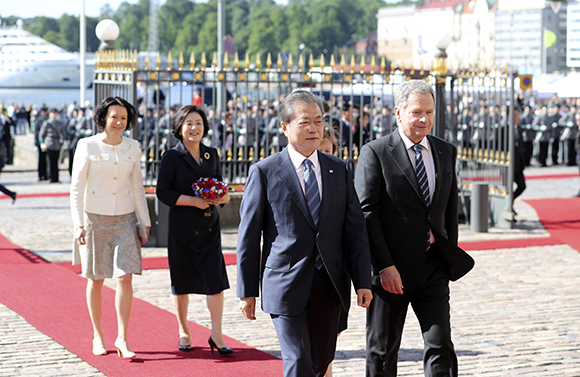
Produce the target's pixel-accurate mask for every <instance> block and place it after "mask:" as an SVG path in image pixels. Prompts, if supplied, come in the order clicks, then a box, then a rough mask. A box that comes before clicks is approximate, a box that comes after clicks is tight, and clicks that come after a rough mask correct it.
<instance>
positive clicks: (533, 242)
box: [459, 237, 564, 251]
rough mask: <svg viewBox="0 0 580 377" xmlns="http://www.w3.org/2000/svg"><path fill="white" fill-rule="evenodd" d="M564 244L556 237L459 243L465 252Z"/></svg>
mask: <svg viewBox="0 0 580 377" xmlns="http://www.w3.org/2000/svg"><path fill="white" fill-rule="evenodd" d="M563 243H564V242H562V241H561V240H559V239H558V238H555V237H541V238H518V239H513V240H488V241H472V242H459V247H460V248H462V249H463V250H466V251H469V250H492V249H511V248H516V247H531V246H549V245H561V244H563Z"/></svg>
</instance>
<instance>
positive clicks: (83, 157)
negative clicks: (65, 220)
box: [70, 140, 90, 229]
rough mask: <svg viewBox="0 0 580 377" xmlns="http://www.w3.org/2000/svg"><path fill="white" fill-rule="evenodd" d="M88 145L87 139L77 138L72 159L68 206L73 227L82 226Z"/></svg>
mask: <svg viewBox="0 0 580 377" xmlns="http://www.w3.org/2000/svg"><path fill="white" fill-rule="evenodd" d="M89 166H90V160H89V146H88V142H87V140H79V143H78V145H77V149H76V151H75V156H74V159H73V169H72V176H71V184H70V208H71V214H72V220H73V226H74V229H76V228H78V227H79V226H84V225H85V223H84V217H83V216H84V200H85V188H86V186H87V176H88V174H89Z"/></svg>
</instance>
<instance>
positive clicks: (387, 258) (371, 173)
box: [355, 145, 395, 273]
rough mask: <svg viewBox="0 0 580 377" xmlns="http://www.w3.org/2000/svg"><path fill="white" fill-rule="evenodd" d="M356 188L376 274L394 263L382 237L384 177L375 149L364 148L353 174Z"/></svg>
mask: <svg viewBox="0 0 580 377" xmlns="http://www.w3.org/2000/svg"><path fill="white" fill-rule="evenodd" d="M355 187H356V192H357V194H358V197H359V200H360V204H361V207H362V211H363V213H364V217H365V220H366V225H367V232H368V237H369V243H370V253H371V261H372V265H373V267H374V271H375V273H378V272H379V271H381V270H383V269H385V268H387V267H390V266H393V265H394V264H395V263H394V261H393V258H392V257H391V254H390V252H389V248H388V246H387V242H386V239H385V235H384V234H383V228H382V225H381V218H380V211H381V199H382V195H383V192H384V191H385V190H386V188H385V187H384V178H383V175H382V167H381V162H380V160H379V157H378V156H377V154H376V152H375V150H374V149H372V148H371V147H369V146H368V145H365V146H363V148H362V149H361V154H360V156H359V159H358V164H357V169H356V173H355Z"/></svg>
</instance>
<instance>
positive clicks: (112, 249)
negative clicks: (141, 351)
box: [70, 97, 151, 358]
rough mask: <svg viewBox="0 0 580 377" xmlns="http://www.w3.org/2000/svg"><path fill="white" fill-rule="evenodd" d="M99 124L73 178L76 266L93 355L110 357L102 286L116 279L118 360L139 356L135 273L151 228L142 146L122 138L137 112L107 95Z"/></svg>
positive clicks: (82, 145)
mask: <svg viewBox="0 0 580 377" xmlns="http://www.w3.org/2000/svg"><path fill="white" fill-rule="evenodd" d="M94 121H95V124H96V125H97V126H98V127H99V129H100V130H101V131H103V132H101V133H98V134H97V135H94V136H91V137H87V138H84V139H81V140H80V141H79V143H78V145H77V150H76V152H75V157H74V164H73V171H72V177H71V195H70V200H71V212H72V218H73V225H74V228H75V236H74V237H75V241H76V242H75V243H74V247H73V264H78V263H81V265H82V276H84V277H86V278H87V306H88V308H89V314H90V317H91V322H92V324H93V334H94V335H93V354H95V355H105V354H106V353H107V351H106V348H105V341H104V334H103V329H102V326H101V317H102V308H103V296H102V288H103V282H104V279H105V278H115V279H116V280H117V290H116V297H115V308H116V311H117V326H118V334H117V339H116V340H115V348H116V349H117V353H118V355H119V356H122V357H124V358H131V357H135V353H134V352H133V351H132V350H131V348H130V347H129V343H128V341H127V327H128V324H129V315H130V313H131V304H132V300H133V287H132V276H133V275H132V274H139V275H140V274H141V244H143V243H145V242H147V240H148V238H149V228H150V226H151V220H150V219H149V212H148V209H147V202H146V199H145V191H144V189H143V177H142V173H141V167H140V147H139V143H138V142H137V141H136V140H132V139H129V138H126V137H123V136H122V134H123V132H125V131H126V130H130V129H131V128H132V127H133V126H134V125H135V122H136V111H135V108H134V107H133V106H132V105H131V104H130V103H128V102H127V101H125V100H124V99H122V98H119V97H108V98H105V99H104V100H103V102H101V104H100V105H99V106H98V107H97V109H96V110H95V115H94ZM138 227H139V228H140V229H139V230H138Z"/></svg>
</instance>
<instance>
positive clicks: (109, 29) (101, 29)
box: [95, 19, 119, 51]
mask: <svg viewBox="0 0 580 377" xmlns="http://www.w3.org/2000/svg"><path fill="white" fill-rule="evenodd" d="M95 34H96V35H97V38H99V40H100V41H101V44H100V45H99V51H106V50H114V49H115V40H116V39H117V38H118V37H119V25H117V23H116V22H115V21H113V20H109V19H105V20H102V21H101V22H99V23H98V24H97V27H96V28H95Z"/></svg>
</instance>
